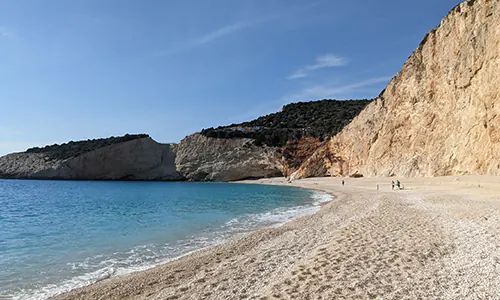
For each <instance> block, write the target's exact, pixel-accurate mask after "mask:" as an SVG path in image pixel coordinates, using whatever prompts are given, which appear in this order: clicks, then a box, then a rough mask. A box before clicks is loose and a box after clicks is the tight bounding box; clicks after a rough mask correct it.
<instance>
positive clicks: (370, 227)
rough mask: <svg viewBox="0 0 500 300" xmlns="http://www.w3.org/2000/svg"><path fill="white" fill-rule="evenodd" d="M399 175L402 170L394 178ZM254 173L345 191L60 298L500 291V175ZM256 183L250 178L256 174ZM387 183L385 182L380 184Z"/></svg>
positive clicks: (444, 295) (426, 295)
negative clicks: (307, 211)
mask: <svg viewBox="0 0 500 300" xmlns="http://www.w3.org/2000/svg"><path fill="white" fill-rule="evenodd" d="M394 179H396V178H394ZM341 180H342V179H341V178H311V179H304V180H298V181H295V182H293V183H291V184H290V183H287V182H286V181H285V180H284V179H262V180H257V181H251V182H252V183H259V184H282V185H293V186H299V187H304V188H313V189H320V190H324V191H328V192H331V193H333V194H334V195H335V196H336V198H335V200H333V201H332V202H330V203H328V204H326V205H324V206H323V208H322V209H321V210H320V211H319V212H317V213H316V214H315V215H312V216H308V217H302V218H299V219H296V220H294V221H292V222H290V223H287V224H285V225H283V226H281V227H278V228H272V229H263V230H260V231H257V232H254V233H252V234H249V235H246V236H245V237H243V238H239V239H235V240H231V241H229V242H227V243H225V244H223V245H220V246H216V247H212V248H209V249H206V250H202V251H199V252H196V253H194V254H191V255H188V256H186V257H184V258H182V259H179V260H176V261H173V262H170V263H167V264H165V265H162V266H159V267H156V268H153V269H150V270H146V271H143V272H137V273H133V274H130V275H126V276H122V277H117V278H111V279H109V280H105V281H102V282H99V283H97V284H94V285H91V286H89V287H86V288H82V289H77V290H74V291H71V292H69V293H66V294H63V295H60V296H58V297H56V299H418V298H422V299H457V298H460V299H476V298H482V299H484V298H494V297H495V296H497V295H499V294H500V281H499V280H498V274H499V273H500V196H499V195H500V184H499V183H498V182H499V180H498V177H490V176H465V177H438V178H412V179H400V180H401V181H402V186H404V189H403V190H392V189H391V185H390V182H391V180H393V178H385V179H380V178H371V179H363V178H361V179H350V178H349V179H344V180H345V186H342V185H341ZM247 183H249V182H248V181H247ZM377 186H378V190H377Z"/></svg>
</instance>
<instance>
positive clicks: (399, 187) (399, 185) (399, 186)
mask: <svg viewBox="0 0 500 300" xmlns="http://www.w3.org/2000/svg"><path fill="white" fill-rule="evenodd" d="M396 185H397V186H398V190H400V189H401V182H399V180H398V181H397V182H396Z"/></svg>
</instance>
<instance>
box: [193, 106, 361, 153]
mask: <svg viewBox="0 0 500 300" xmlns="http://www.w3.org/2000/svg"><path fill="white" fill-rule="evenodd" d="M370 101H371V100H366V99H365V100H326V99H325V100H320V101H311V102H298V103H291V104H287V105H285V106H283V108H282V109H281V111H279V112H277V113H273V114H269V115H266V116H263V117H260V118H257V119H255V120H252V121H249V122H243V123H240V124H231V125H229V126H219V127H217V128H208V129H203V130H202V131H201V134H202V135H204V136H206V137H210V138H220V139H238V138H248V139H252V140H254V141H255V144H256V145H257V146H260V145H263V144H264V145H267V146H271V147H283V146H285V145H286V144H287V142H288V141H294V140H300V139H302V138H307V137H315V138H320V139H321V140H323V139H324V138H328V137H332V136H334V135H336V134H337V133H339V132H340V131H341V130H342V128H344V127H345V126H346V125H347V124H349V123H350V122H351V120H352V119H354V117H356V116H357V115H358V114H359V112H361V110H363V108H365V107H366V105H367V104H368V103H370Z"/></svg>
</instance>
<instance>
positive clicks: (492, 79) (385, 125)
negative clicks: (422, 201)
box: [291, 0, 500, 178]
mask: <svg viewBox="0 0 500 300" xmlns="http://www.w3.org/2000/svg"><path fill="white" fill-rule="evenodd" d="M499 2H500V1H499V0H475V1H466V2H463V3H461V4H460V5H458V6H457V7H455V8H454V9H453V10H452V11H451V12H450V14H449V15H448V16H447V17H446V18H445V19H443V21H442V22H441V24H440V25H439V26H438V28H437V29H436V30H432V31H431V32H430V33H429V34H428V36H427V37H426V38H425V39H424V41H422V44H421V45H420V47H419V48H418V49H417V50H416V51H415V52H414V53H413V54H412V55H411V56H410V58H409V59H408V61H407V62H406V64H405V65H404V67H403V69H402V70H401V72H400V73H398V75H397V76H396V77H394V78H393V80H392V81H391V82H390V83H389V85H388V87H387V88H386V89H385V91H384V92H383V93H382V94H381V96H380V97H379V98H378V99H377V100H376V101H374V102H373V103H371V104H369V105H368V106H367V107H366V108H365V110H364V111H362V112H361V113H360V114H359V115H358V116H357V117H356V118H355V119H354V120H353V121H352V122H351V124H349V125H348V126H347V127H345V128H344V130H343V131H342V132H341V133H339V134H338V135H337V136H335V137H334V138H333V139H332V140H331V141H330V142H329V143H328V145H326V146H324V147H322V148H321V149H319V150H317V151H316V153H315V154H314V155H312V157H311V158H310V159H309V160H307V161H306V162H305V163H304V164H303V165H302V166H301V168H300V169H299V170H298V171H297V172H295V173H294V174H293V175H292V176H291V177H292V178H302V177H310V176H325V175H332V176H337V175H354V174H362V175H364V176H391V175H396V176H440V175H455V174H457V175H458V174H491V175H500V4H499Z"/></svg>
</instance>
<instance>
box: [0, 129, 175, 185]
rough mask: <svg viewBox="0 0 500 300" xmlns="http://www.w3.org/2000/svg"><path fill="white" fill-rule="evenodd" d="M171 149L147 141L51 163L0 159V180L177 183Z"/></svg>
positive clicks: (21, 156) (26, 156)
mask: <svg viewBox="0 0 500 300" xmlns="http://www.w3.org/2000/svg"><path fill="white" fill-rule="evenodd" d="M174 159H175V156H174V153H173V150H172V147H171V145H167V144H159V143H157V142H155V141H154V140H152V139H151V138H149V137H147V138H141V139H135V140H132V141H128V142H123V143H118V144H113V145H110V146H106V147H102V148H98V149H95V150H93V151H90V152H86V153H83V154H81V155H78V156H76V157H71V158H67V159H51V158H50V157H48V156H47V154H45V153H28V152H23V153H13V154H9V155H6V156H3V157H0V177H1V178H27V179H71V180H83V179H88V180H179V179H182V176H181V175H180V174H179V173H178V172H177V171H176V168H175V161H174Z"/></svg>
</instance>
